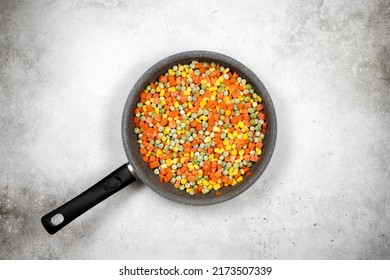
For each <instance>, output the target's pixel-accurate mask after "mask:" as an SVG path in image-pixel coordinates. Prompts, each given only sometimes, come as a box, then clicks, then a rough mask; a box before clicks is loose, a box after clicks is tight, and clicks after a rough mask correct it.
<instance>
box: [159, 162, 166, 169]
mask: <svg viewBox="0 0 390 280" xmlns="http://www.w3.org/2000/svg"><path fill="white" fill-rule="evenodd" d="M160 166H161V169H165V168H167V167H168V166H167V164H166V163H164V164H161V165H160Z"/></svg>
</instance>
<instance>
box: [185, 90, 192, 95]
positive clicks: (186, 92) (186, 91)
mask: <svg viewBox="0 0 390 280" xmlns="http://www.w3.org/2000/svg"><path fill="white" fill-rule="evenodd" d="M183 93H184V95H185V96H189V95H191V93H190V92H189V91H188V90H184V91H183Z"/></svg>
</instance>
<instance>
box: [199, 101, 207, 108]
mask: <svg viewBox="0 0 390 280" xmlns="http://www.w3.org/2000/svg"><path fill="white" fill-rule="evenodd" d="M206 104H207V102H206V100H205V99H203V100H202V101H200V103H199V106H200V107H202V108H204V106H206Z"/></svg>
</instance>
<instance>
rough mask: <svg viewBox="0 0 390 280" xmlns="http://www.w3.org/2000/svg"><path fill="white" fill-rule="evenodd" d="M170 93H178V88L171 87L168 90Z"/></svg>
mask: <svg viewBox="0 0 390 280" xmlns="http://www.w3.org/2000/svg"><path fill="white" fill-rule="evenodd" d="M168 91H169V92H174V91H176V88H175V87H170V88H169V89H168Z"/></svg>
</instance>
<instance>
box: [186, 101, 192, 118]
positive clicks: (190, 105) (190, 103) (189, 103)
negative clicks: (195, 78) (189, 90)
mask: <svg viewBox="0 0 390 280" xmlns="http://www.w3.org/2000/svg"><path fill="white" fill-rule="evenodd" d="M187 105H188V108H190V109H192V107H193V106H192V102H188V103H187ZM190 115H191V112H190Z"/></svg>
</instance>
